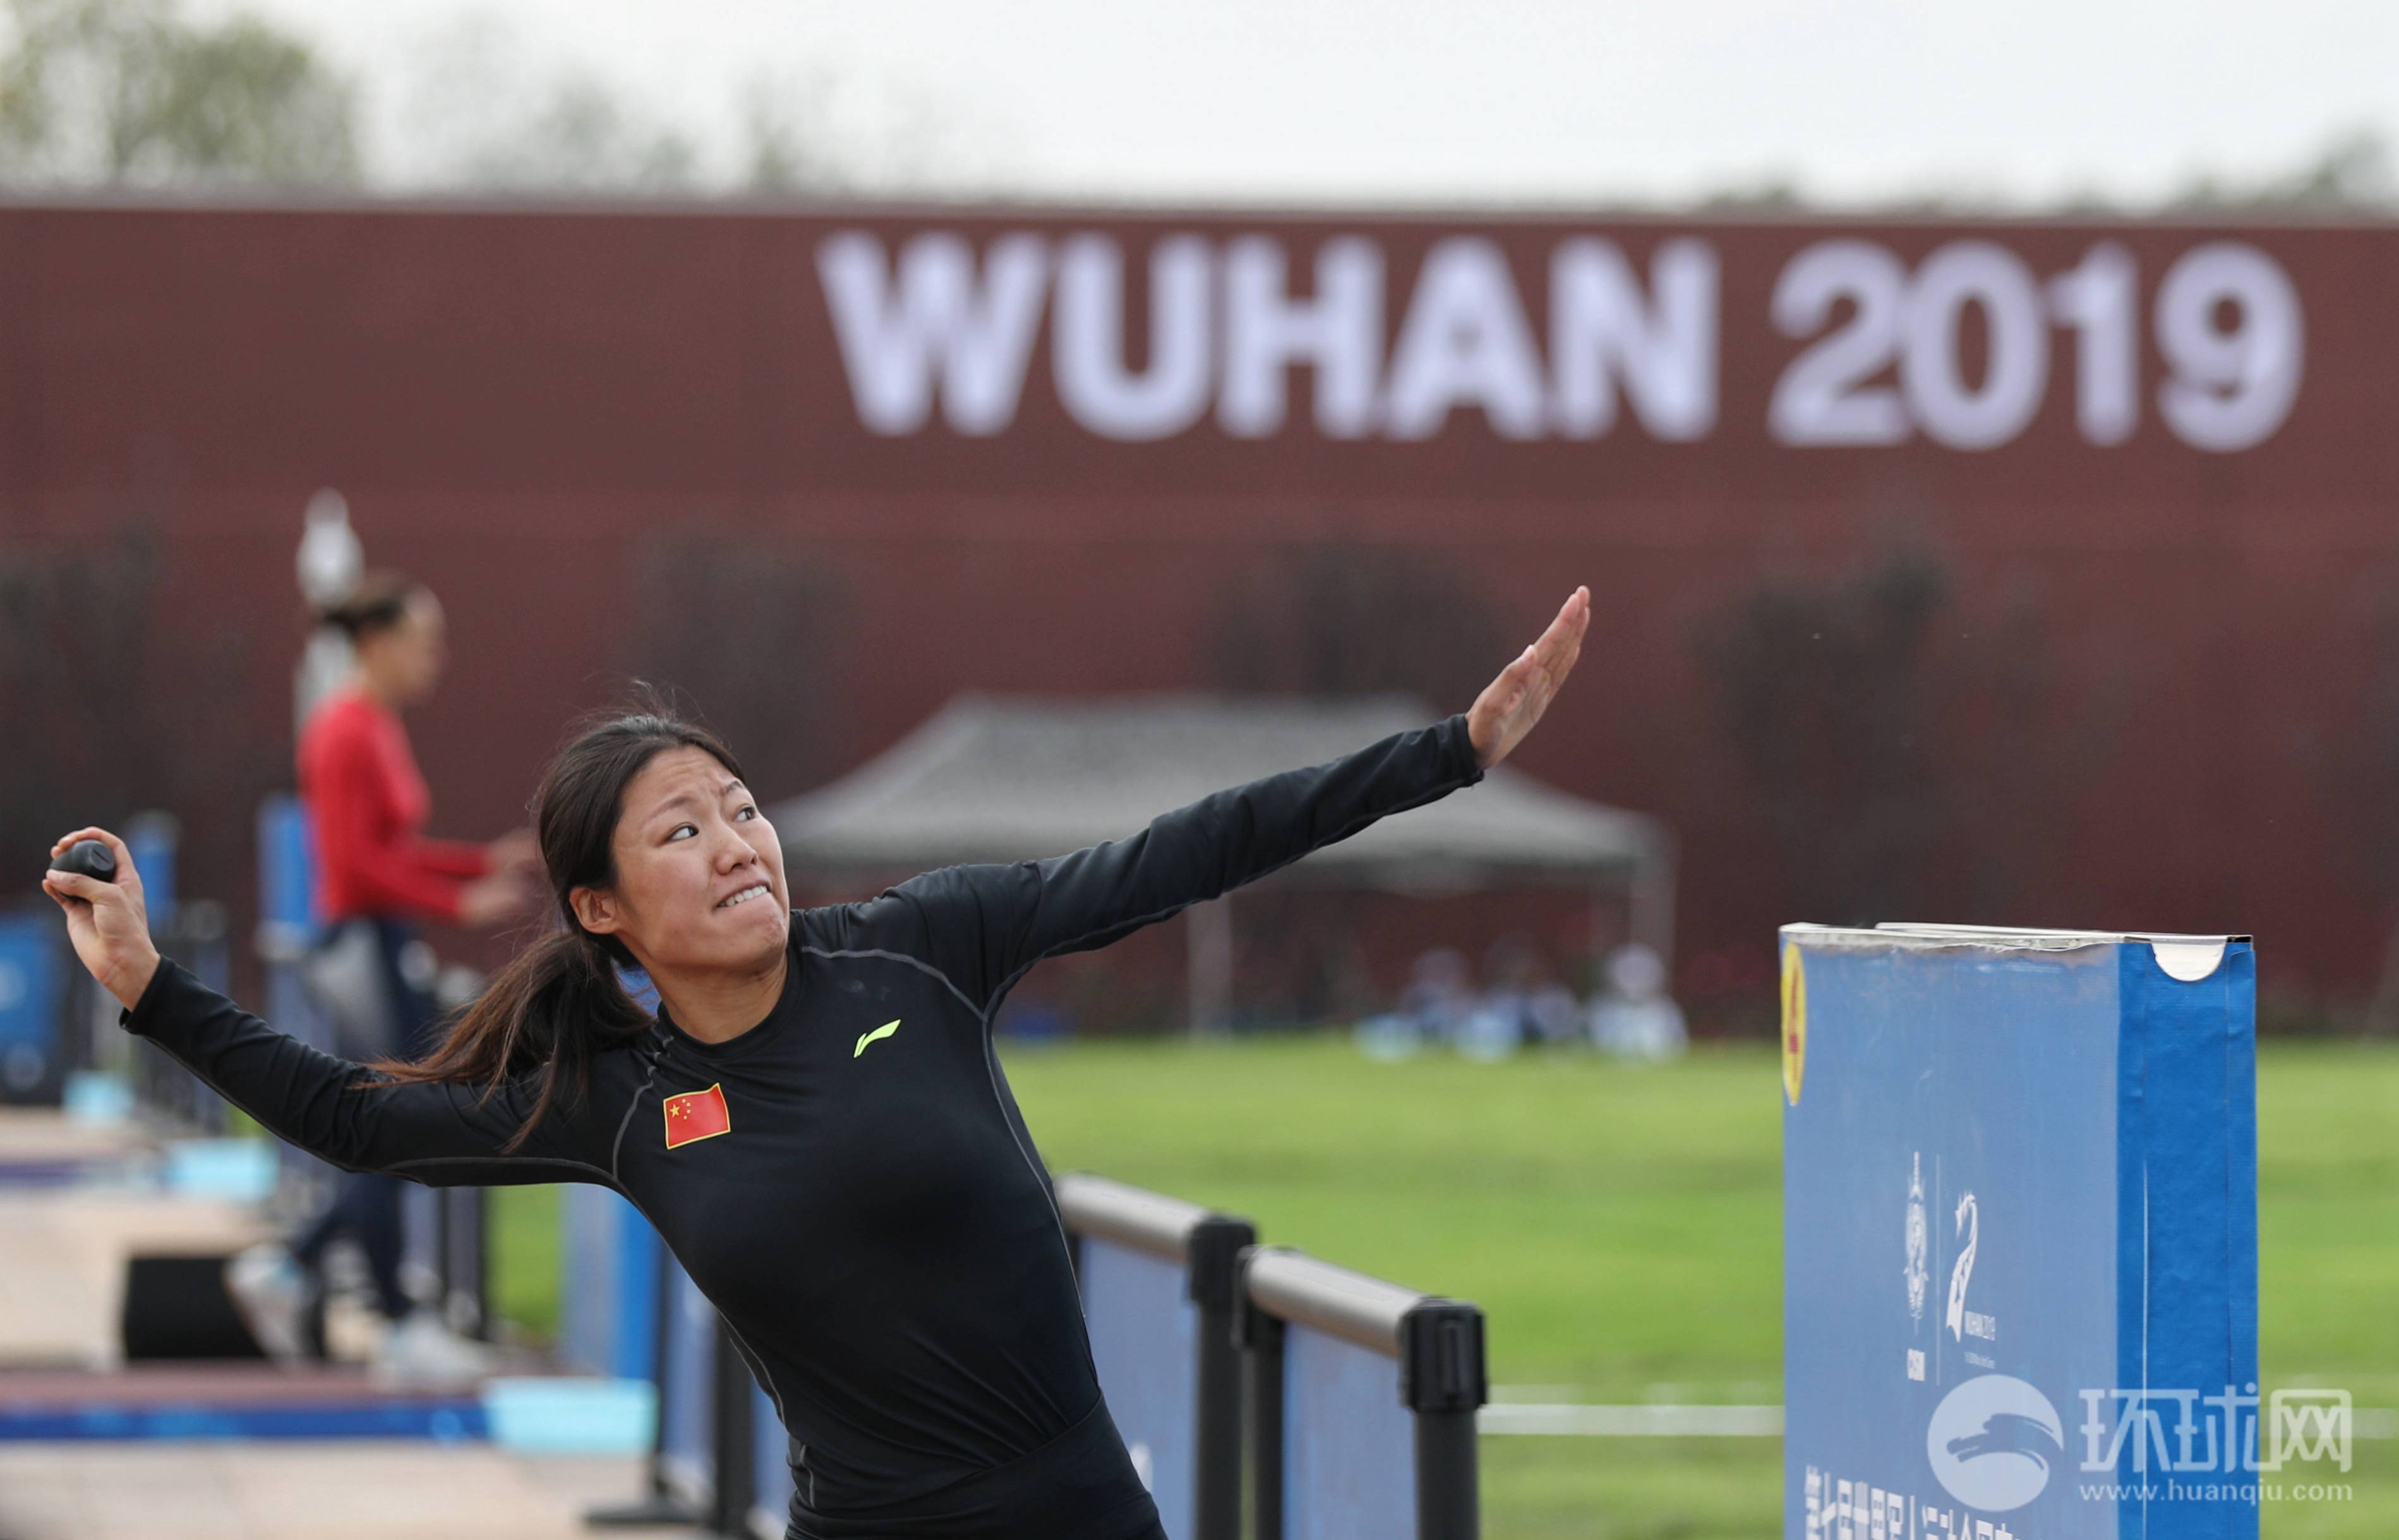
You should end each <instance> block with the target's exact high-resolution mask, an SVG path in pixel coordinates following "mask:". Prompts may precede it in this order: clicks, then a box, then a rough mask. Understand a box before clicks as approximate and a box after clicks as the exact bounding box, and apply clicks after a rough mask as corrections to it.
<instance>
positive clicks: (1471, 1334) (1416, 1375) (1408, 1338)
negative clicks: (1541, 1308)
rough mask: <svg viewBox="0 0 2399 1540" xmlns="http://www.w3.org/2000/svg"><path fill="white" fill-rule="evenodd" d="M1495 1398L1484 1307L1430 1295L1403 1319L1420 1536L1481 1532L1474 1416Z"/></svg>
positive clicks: (1464, 1536)
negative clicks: (1413, 1419) (1486, 1369)
mask: <svg viewBox="0 0 2399 1540" xmlns="http://www.w3.org/2000/svg"><path fill="white" fill-rule="evenodd" d="M1489 1395H1490V1385H1489V1383H1488V1382H1487V1380H1486V1379H1485V1376H1484V1357H1483V1312H1482V1311H1481V1310H1479V1309H1477V1308H1476V1307H1475V1306H1473V1305H1471V1304H1464V1303H1462V1302H1460V1301H1457V1300H1443V1299H1428V1300H1426V1301H1424V1302H1423V1303H1422V1304H1418V1305H1416V1307H1415V1308H1414V1309H1412V1310H1410V1311H1409V1312H1408V1313H1407V1314H1406V1315H1405V1316H1404V1317H1402V1318H1401V1320H1400V1400H1401V1403H1402V1404H1403V1405H1404V1406H1405V1407H1406V1408H1407V1409H1408V1410H1409V1411H1410V1412H1414V1413H1415V1414H1416V1540H1476V1537H1477V1536H1478V1534H1479V1533H1481V1525H1482V1499H1481V1494H1480V1492H1479V1491H1478V1477H1477V1465H1476V1459H1475V1448H1474V1414H1475V1412H1476V1411H1477V1410H1478V1409H1479V1408H1480V1407H1481V1406H1482V1405H1483V1403H1484V1400H1485V1399H1486V1398H1488V1397H1489Z"/></svg>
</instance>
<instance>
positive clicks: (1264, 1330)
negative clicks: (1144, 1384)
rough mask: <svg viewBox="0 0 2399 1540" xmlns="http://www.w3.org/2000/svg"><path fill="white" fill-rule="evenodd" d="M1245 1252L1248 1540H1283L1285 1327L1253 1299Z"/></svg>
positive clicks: (1241, 1308) (1240, 1314) (1239, 1339)
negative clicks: (1283, 1358)
mask: <svg viewBox="0 0 2399 1540" xmlns="http://www.w3.org/2000/svg"><path fill="white" fill-rule="evenodd" d="M1257 1251H1258V1249H1257V1248H1256V1247H1254V1246H1245V1247H1243V1248H1241V1250H1240V1256H1239V1258H1238V1260H1237V1263H1236V1277H1237V1279H1238V1280H1239V1281H1238V1284H1237V1288H1238V1292H1239V1298H1238V1299H1237V1301H1236V1303H1235V1304H1234V1308H1233V1331H1234V1342H1235V1344H1236V1345H1237V1346H1239V1347H1240V1350H1241V1399H1242V1401H1243V1403H1244V1404H1243V1406H1242V1413H1243V1415H1242V1421H1243V1422H1244V1423H1246V1424H1247V1425H1248V1429H1249V1450H1248V1454H1249V1457H1248V1458H1247V1459H1245V1460H1243V1461H1242V1462H1241V1466H1242V1475H1243V1476H1244V1477H1245V1478H1246V1479H1247V1482H1248V1486H1249V1489H1250V1503H1249V1508H1250V1540H1282V1412H1283V1405H1282V1399H1283V1374H1282V1343H1283V1329H1282V1322H1281V1321H1279V1320H1277V1319H1275V1318H1274V1317H1272V1316H1269V1315H1267V1313H1266V1312H1265V1311H1264V1310H1261V1309H1259V1308H1258V1306H1257V1304H1256V1302H1255V1301H1254V1300H1252V1299H1251V1298H1250V1290H1249V1283H1248V1274H1249V1268H1250V1259H1251V1258H1252V1257H1254V1256H1255V1255H1256V1254H1257Z"/></svg>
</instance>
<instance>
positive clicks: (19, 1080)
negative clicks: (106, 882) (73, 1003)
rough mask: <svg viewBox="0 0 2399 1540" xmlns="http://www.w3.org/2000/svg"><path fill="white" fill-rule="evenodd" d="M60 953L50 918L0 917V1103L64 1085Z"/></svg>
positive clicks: (55, 927) (54, 924) (56, 926)
mask: <svg viewBox="0 0 2399 1540" xmlns="http://www.w3.org/2000/svg"><path fill="white" fill-rule="evenodd" d="M59 950H60V948H59V923H58V920H57V918H56V917H55V916H53V915H47V914H42V915H30V914H29V915H22V916H20V915H7V916H0V1097H5V1098H7V1099H12V1100H13V1099H33V1098H35V1097H38V1096H42V1095H43V1094H44V1093H45V1092H52V1093H54V1092H55V1091H56V1090H57V1089H58V1087H60V1085H61V1083H62V1082H63V1079H64V1074H65V1072H64V1070H63V1068H62V1064H61V1054H60V1052H59V1007H60V1001H61V995H62V993H63V991H64V983H65V980H64V978H63V975H62V974H61V969H60V966H59V962H60V959H59Z"/></svg>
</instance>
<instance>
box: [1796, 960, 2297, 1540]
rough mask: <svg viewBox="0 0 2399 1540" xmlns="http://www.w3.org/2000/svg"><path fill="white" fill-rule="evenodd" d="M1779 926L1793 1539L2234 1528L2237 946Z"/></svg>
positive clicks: (2238, 1437)
mask: <svg viewBox="0 0 2399 1540" xmlns="http://www.w3.org/2000/svg"><path fill="white" fill-rule="evenodd" d="M1782 942H1783V949H1782V966H1783V1002H1784V1028H1783V1093H1784V1111H1783V1173H1784V1176H1783V1180H1784V1332H1783V1335H1784V1379H1785V1384H1784V1400H1785V1406H1786V1419H1787V1420H1786V1433H1785V1437H1784V1444H1783V1449H1784V1482H1785V1493H1784V1521H1783V1533H1784V1534H1785V1536H1786V1537H1787V1540H1837V1537H1840V1536H1847V1535H1851V1534H1856V1535H1866V1534H1869V1533H1891V1534H1896V1535H1903V1536H1919V1537H1922V1540H1951V1537H1953V1536H1954V1537H1958V1540H1969V1537H1971V1540H1983V1537H1985V1536H1987V1535H1995V1534H1997V1533H2000V1532H2001V1531H2002V1530H2004V1532H2005V1533H2009V1534H2012V1535H2016V1536H2024V1537H2026V1540H2030V1537H2033V1536H2040V1537H2042V1540H2134V1537H2135V1536H2138V1537H2141V1540H2249V1537H2253V1536H2255V1535H2256V1534H2257V1489H2256V1485H2255V1483H2256V1482H2257V1479H2258V1477H2257V1475H2256V1474H2255V1471H2254V1469H2244V1468H2243V1466H2244V1464H2246V1461H2245V1459H2244V1452H2245V1446H2248V1445H2249V1444H2250V1443H2251V1441H2252V1440H2254V1439H2255V1438H2256V1437H2257V1431H2258V1426H2259V1424H2258V1418H2257V1410H2256V1408H2257V1229H2256V1223H2257V1154H2256V1122H2255V1115H2256V1114H2255V1091H2254V1084H2255V1082H2254V1074H2255V1035H2254V1033H2255V988H2256V972H2255V957H2254V954H2253V952H2252V951H2251V949H2250V947H2249V945H2248V943H2247V940H2246V939H2245V938H2234V939H2222V938H2150V937H2134V936H2121V935H2101V934H2088V933H2071V932H2029V931H2025V932H1999V931H1984V930H1974V929H1971V928H1967V927H1937V926H1892V927H1885V928H1881V929H1877V930H1836V929H1828V928H1825V927H1820V926H1809V925H1793V926H1789V927H1786V928H1785V929H1784V931H1783V933H1782ZM2211 1398H2213V1401H2212V1402H2211ZM2219 1413H2220V1415H2219Z"/></svg>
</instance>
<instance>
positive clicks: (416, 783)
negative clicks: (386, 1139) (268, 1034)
mask: <svg viewBox="0 0 2399 1540" xmlns="http://www.w3.org/2000/svg"><path fill="white" fill-rule="evenodd" d="M323 619H324V620H325V622H326V623H327V624H330V625H332V626H336V627H339V628H341V629H342V631H343V632H344V633H345V634H346V635H347V636H348V638H349V640H350V643H351V647H352V650H353V655H354V657H355V658H356V667H355V668H354V669H353V671H352V673H351V675H350V677H349V679H348V680H347V681H346V682H344V683H343V684H342V685H341V686H340V687H338V688H336V689H334V690H332V692H330V693H329V694H327V695H326V696H325V697H324V698H323V699H322V700H320V701H319V703H318V704H317V706H316V707H315V709H313V710H312V711H310V713H309V715H308V720H307V723H306V724H305V727H304V728H303V729H302V731H301V735H300V750H299V779H300V796H301V801H302V803H303V804H305V807H306V809H307V814H308V820H309V824H310V829H311V831H312V832H313V834H314V835H315V837H316V846H317V866H318V879H317V891H316V908H317V919H318V921H319V926H320V931H319V940H318V944H317V946H316V948H315V949H314V950H313V952H312V953H311V955H310V958H309V960H308V962H307V964H306V965H305V972H306V973H307V974H308V975H309V977H310V979H311V981H312V984H313V986H314V988H313V990H312V993H315V994H316V995H317V996H318V998H319V1002H320V1004H321V1005H322V1006H324V1007H325V1008H326V1009H327V1010H328V1012H329V1014H331V1015H332V1017H333V1018H334V1019H335V1028H336V1033H337V1035H338V1036H339V1037H340V1038H341V1039H342V1042H341V1049H342V1051H343V1052H344V1053H345V1054H346V1055H347V1056H348V1057H351V1058H354V1059H365V1058H369V1057H376V1056H382V1055H397V1056H400V1057H403V1058H408V1059H415V1058H418V1057H420V1056H422V1055H423V1054H424V1053H426V1052H427V1051H428V1050H429V1049H430V1048H431V1047H433V1036H434V1033H433V1026H434V1017H435V1014H436V1013H435V1008H434V1002H433V991H432V983H433V979H432V974H433V958H432V953H431V951H430V949H428V948H427V947H426V946H425V944H424V942H423V941H421V940H420V939H418V938H417V935H416V930H417V926H418V925H420V924H422V923H424V922H427V921H430V922H435V923H439V924H443V925H473V926H488V925H497V924H500V923H502V922H504V921H506V920H508V918H510V917H512V916H514V915H516V914H518V913H521V912H523V911H524V910H525V909H526V908H527V907H528V906H529V905H530V903H531V902H532V901H533V900H534V898H536V897H537V896H538V895H537V892H536V889H535V885H534V884H533V882H532V881H531V873H532V871H533V869H534V867H535V865H537V863H538V861H539V859H540V858H539V855H538V853H537V852H536V851H535V848H534V842H533V835H532V833H531V831H527V830H522V829H520V830H516V831H511V832H509V833H508V834H506V835H503V836H502V837H501V838H499V839H497V840H494V841H493V842H491V843H490V844H464V843H461V842H458V841H453V840H434V839H427V838H426V837H425V835H424V834H423V833H422V830H423V829H424V826H425V823H426V820H427V816H428V814H429V812H430V811H431V797H430V795H429V794H428V792H427V789H426V785H425V777H423V775H421V774H420V773H419V772H418V770H417V767H416V758H415V756H414V754H413V753H412V752H411V751H410V750H409V744H408V733H407V730H406V729H405V728H404V727H403V726H402V725H401V724H400V711H401V710H402V709H404V708H407V707H410V706H413V705H416V704H418V703H420V702H422V701H423V700H425V699H426V698H427V696H430V695H431V694H432V691H433V686H434V684H435V682H437V681H438V680H439V679H440V673H441V667H442V664H443V662H444V661H445V657H446V649H445V646H444V642H443V635H442V615H441V606H440V601H437V600H436V599H435V598H434V597H433V595H432V593H431V592H430V591H429V590H427V588H424V587H423V586H422V585H419V584H416V583H412V582H410V581H408V580H407V579H405V578H401V577H398V576H395V575H393V574H369V575H368V576H367V577H365V578H364V579H362V580H361V581H360V582H359V584H358V585H357V586H356V587H355V588H352V590H351V592H350V594H349V596H348V597H347V598H346V599H345V600H343V601H341V602H340V603H339V604H337V605H335V606H333V607H332V609H331V610H329V611H327V612H326V613H325V615H323ZM344 1232H347V1233H348V1234H349V1235H350V1236H352V1237H353V1238H354V1239H355V1240H356V1241H357V1242H358V1244H359V1248H360V1249H361V1250H363V1251H364V1252H365V1253H366V1259H367V1264H368V1269H369V1271H370V1273H371V1274H372V1275H373V1282H374V1295H375V1300H376V1303H377V1304H378V1305H379V1306H380V1308H381V1310H382V1312H383V1314H384V1316H385V1317H386V1320H387V1321H388V1322H389V1323H390V1324H389V1330H388V1331H386V1333H385V1336H384V1344H383V1347H382V1349H381V1350H380V1351H379V1352H378V1355H377V1358H376V1363H377V1366H378V1368H379V1369H382V1370H384V1371H386V1373H387V1374H388V1375H389V1376H390V1377H394V1378H447V1377H454V1376H456V1375H460V1374H463V1373H466V1372H470V1371H472V1369H473V1368H474V1367H475V1362H476V1360H475V1357H474V1355H473V1354H471V1353H470V1352H468V1351H465V1350H463V1349H462V1346H461V1344H458V1343H457V1342H456V1341H455V1340H454V1339H453V1338H452V1337H451V1336H450V1335H449V1333H448V1332H447V1331H446V1330H445V1329H444V1328H443V1327H442V1326H441V1324H440V1320H439V1318H438V1317H435V1316H434V1315H433V1314H432V1313H431V1312H429V1311H423V1310H417V1309H414V1308H413V1302H412V1301H411V1300H410V1299H409V1297H408V1295H407V1293H406V1292H405V1291H404V1290H402V1289H401V1287H400V1178H397V1177H392V1176H386V1175H382V1174H379V1173H375V1172H371V1171H346V1172H344V1173H343V1175H342V1179H341V1182H340V1184H339V1186H338V1188H337V1190H336V1192H335V1194H334V1196H333V1199H332V1202H331V1203H330V1204H329V1205H328V1206H327V1207H326V1208H325V1209H323V1211H321V1212H320V1213H319V1214H318V1215H317V1216H316V1218H315V1219H314V1220H313V1221H311V1222H310V1223H309V1224H308V1225H307V1226H306V1227H305V1229H304V1230H303V1231H302V1232H301V1234H300V1235H299V1236H297V1237H295V1238H294V1239H293V1240H292V1241H291V1244H290V1246H289V1247H288V1248H286V1247H283V1246H278V1245H276V1244H274V1243H271V1242H270V1243H268V1244H265V1245H263V1246H259V1247H253V1248H251V1250H248V1251H245V1252H244V1253H242V1254H241V1255H240V1256H239V1257H237V1258H236V1259H235V1260H234V1261H233V1263H231V1264H230V1265H229V1267H228V1269H227V1274H226V1282H227V1284H228V1286H229V1287H230V1289H231V1290H232V1292H233V1295H234V1298H235V1300H236V1301H237V1304H240V1305H241V1306H242V1310H243V1314H244V1315H245V1316H246V1317H249V1319H250V1321H251V1327H252V1330H253V1331H255V1332H256V1333H257V1334H258V1336H259V1337H260V1339H261V1341H262V1344H263V1345H264V1346H265V1347H266V1348H267V1350H268V1351H269V1352H270V1353H272V1354H274V1355H275V1356H276V1357H278V1358H284V1359H287V1360H289V1359H291V1358H301V1357H305V1356H306V1355H307V1354H308V1353H309V1352H310V1351H311V1350H312V1346H313V1344H310V1343H309V1342H308V1341H307V1340H306V1338H307V1333H306V1331H305V1327H304V1325H303V1322H304V1321H305V1318H306V1314H307V1312H308V1309H309V1308H310V1306H311V1304H313V1303H314V1301H315V1300H316V1299H317V1298H318V1297H319V1295H320V1293H321V1288H322V1284H321V1278H320V1277H319V1263H321V1261H322V1258H323V1255H324V1250H325V1247H326V1245H327V1243H329V1242H330V1241H331V1240H332V1238H333V1236H336V1235H338V1234H341V1233H344Z"/></svg>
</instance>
